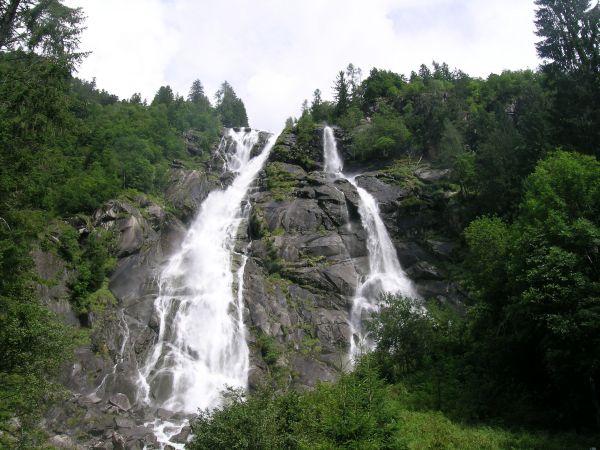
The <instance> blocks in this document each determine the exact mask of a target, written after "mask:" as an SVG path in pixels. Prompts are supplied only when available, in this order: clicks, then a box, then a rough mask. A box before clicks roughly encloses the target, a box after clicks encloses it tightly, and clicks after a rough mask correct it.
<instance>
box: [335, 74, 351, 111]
mask: <svg viewBox="0 0 600 450" xmlns="http://www.w3.org/2000/svg"><path fill="white" fill-rule="evenodd" d="M333 92H334V98H335V102H336V105H335V114H336V115H337V116H338V117H341V116H342V115H343V114H344V113H345V112H346V111H347V110H348V106H349V105H350V93H349V90H348V81H347V80H346V74H345V73H344V71H343V70H340V72H339V73H338V76H337V78H336V79H335V84H334V86H333Z"/></svg>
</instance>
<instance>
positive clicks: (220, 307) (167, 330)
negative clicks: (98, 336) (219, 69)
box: [138, 129, 276, 442]
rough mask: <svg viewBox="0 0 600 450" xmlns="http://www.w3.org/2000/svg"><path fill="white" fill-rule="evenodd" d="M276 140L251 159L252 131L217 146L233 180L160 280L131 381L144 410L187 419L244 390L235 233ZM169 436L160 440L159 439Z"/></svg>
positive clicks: (211, 201)
mask: <svg viewBox="0 0 600 450" xmlns="http://www.w3.org/2000/svg"><path fill="white" fill-rule="evenodd" d="M275 138H276V136H271V137H270V139H269V141H268V143H267V144H266V145H265V147H264V149H263V150H262V152H261V153H260V154H259V155H258V156H255V157H252V148H253V147H254V146H255V145H256V144H257V142H258V139H259V133H258V132H257V131H254V130H252V131H249V130H245V129H241V130H240V131H234V130H228V131H227V136H225V137H224V138H223V140H222V141H221V145H220V147H219V152H220V153H221V155H222V156H223V157H224V159H225V166H226V167H225V168H226V170H228V171H230V172H232V173H233V174H234V175H235V178H234V180H233V182H232V184H231V185H230V186H229V187H228V188H226V189H224V190H216V191H213V192H211V193H210V194H209V195H208V197H207V198H206V200H204V202H203V203H202V205H201V207H200V211H199V213H198V215H197V216H196V218H195V220H194V222H193V223H192V225H191V227H190V228H189V230H188V232H187V234H186V236H185V238H184V240H183V243H182V245H181V248H180V250H179V251H178V252H177V253H175V254H174V255H173V256H172V257H171V258H170V260H169V261H168V263H167V264H166V266H165V267H164V269H163V270H162V273H161V274H160V275H159V278H158V284H159V295H158V297H157V298H156V300H155V303H154V306H155V311H156V314H157V317H158V322H159V326H160V329H159V335H158V339H157V342H156V344H155V346H154V348H153V350H152V352H151V354H150V355H149V357H148V359H147V360H146V362H145V364H144V365H143V366H142V367H141V369H140V371H139V379H138V386H139V389H140V397H141V400H142V401H143V402H144V403H145V404H148V405H150V406H153V407H157V408H163V409H166V410H169V411H174V412H180V413H184V414H192V413H195V412H197V411H198V409H204V408H214V407H215V406H218V405H219V403H220V401H221V391H222V390H223V389H224V388H225V387H226V386H231V387H237V388H246V385H247V378H248V368H249V350H248V345H247V343H246V336H245V328H244V322H243V304H242V290H243V285H242V283H243V272H240V271H243V266H244V265H245V260H246V259H245V256H243V257H242V261H241V264H242V265H241V267H240V268H238V269H237V273H235V274H234V271H235V268H233V267H232V256H233V251H234V245H235V238H236V233H237V229H238V226H239V225H240V223H241V222H242V221H243V220H244V219H246V217H245V216H247V213H248V208H244V207H243V205H242V203H243V200H244V197H245V196H246V195H247V192H248V189H249V187H250V185H251V184H252V182H253V181H254V179H255V178H256V176H257V174H258V172H259V170H260V169H261V168H262V166H263V164H264V162H265V160H266V158H267V156H268V154H269V152H270V150H271V148H272V146H273V144H274V143H275ZM231 142H233V144H234V145H230V143H231ZM234 275H235V276H236V277H237V280H236V281H237V284H238V286H237V295H234ZM165 425H167V426H171V425H173V424H171V423H168V422H163V423H162V425H161V424H159V422H158V421H157V422H156V423H155V430H157V431H158V432H160V433H163V431H164V426H165ZM175 428H180V427H175ZM175 431H176V430H175ZM173 433H174V432H173ZM173 433H163V434H165V435H166V437H164V439H167V438H168V437H169V436H168V435H169V434H173ZM157 435H158V433H157ZM159 440H161V439H159ZM163 442H165V441H164V440H163Z"/></svg>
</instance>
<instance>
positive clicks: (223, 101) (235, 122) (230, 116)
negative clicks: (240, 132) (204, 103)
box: [215, 81, 248, 127]
mask: <svg viewBox="0 0 600 450" xmlns="http://www.w3.org/2000/svg"><path fill="white" fill-rule="evenodd" d="M215 99H216V101H217V105H216V108H217V112H218V113H219V116H220V117H221V121H222V122H223V125H224V126H226V127H247V126H248V115H247V114H246V107H245V106H244V102H242V100H241V99H240V98H239V97H238V96H237V95H236V93H235V91H234V90H233V87H231V85H230V84H229V83H228V82H227V81H224V82H223V84H221V88H220V89H219V90H218V91H217V93H216V94H215Z"/></svg>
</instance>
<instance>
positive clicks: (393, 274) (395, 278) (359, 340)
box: [323, 127, 418, 362]
mask: <svg viewBox="0 0 600 450" xmlns="http://www.w3.org/2000/svg"><path fill="white" fill-rule="evenodd" d="M323 154H324V160H325V161H324V163H325V165H324V169H325V171H326V172H328V173H331V174H333V175H334V176H336V177H338V178H343V179H345V180H348V181H349V182H350V183H351V184H352V185H353V186H354V187H355V188H356V190H357V192H358V195H359V198H360V201H359V205H358V213H359V215H360V219H361V222H362V225H363V228H364V229H365V231H366V232H367V251H368V253H369V274H368V275H367V276H366V277H365V278H364V279H363V280H360V282H359V285H358V286H357V288H356V292H355V294H354V298H353V299H352V309H351V311H350V321H349V324H350V330H351V332H352V337H351V339H350V361H351V362H353V361H355V360H356V358H357V357H358V356H360V355H361V354H362V353H364V352H366V351H370V350H372V349H373V342H372V340H371V339H370V338H369V334H368V332H367V331H366V330H365V319H367V318H368V316H369V315H371V314H373V313H376V312H377V311H378V310H379V299H380V296H381V294H383V293H391V294H399V295H404V296H407V297H415V298H416V297H418V294H417V293H416V291H415V288H414V286H413V284H412V282H411V280H410V279H409V278H408V277H407V276H406V274H405V273H404V271H403V270H402V266H401V265H400V261H398V255H397V254H396V249H395V248H394V245H393V243H392V240H391V239H390V235H389V234H388V232H387V229H386V228H385V225H384V223H383V220H382V219H381V215H380V214H379V207H378V206H377V201H376V200H375V198H374V197H373V196H372V195H371V194H369V193H368V192H367V191H366V190H364V189H363V188H361V187H360V186H358V184H357V182H356V176H351V177H349V176H346V175H344V173H343V172H342V168H343V164H342V159H341V158H340V155H339V153H338V151H337V143H336V140H335V135H334V134H333V129H332V128H331V127H325V129H324V130H323Z"/></svg>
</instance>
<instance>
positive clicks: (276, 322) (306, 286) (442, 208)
mask: <svg viewBox="0 0 600 450" xmlns="http://www.w3.org/2000/svg"><path fill="white" fill-rule="evenodd" d="M336 133H337V138H338V141H339V142H340V147H341V152H342V155H344V157H345V158H349V157H350V155H349V154H348V152H347V151H345V150H344V149H345V146H344V144H345V143H347V142H348V138H347V137H346V136H344V135H343V133H341V132H340V131H336ZM322 134H323V129H322V128H317V129H316V130H315V131H314V135H312V136H311V137H309V138H308V139H306V138H304V140H303V141H302V142H299V139H298V137H297V136H296V135H294V134H293V133H286V134H284V135H282V136H280V138H279V140H278V143H277V144H276V146H275V147H274V148H273V150H272V152H271V155H270V157H269V160H268V161H267V163H266V165H265V167H264V168H263V170H262V172H261V173H260V175H259V177H258V179H257V181H256V183H255V187H254V188H253V189H252V191H251V193H250V195H249V198H248V201H249V202H250V205H251V214H250V217H249V219H248V221H247V222H246V223H244V224H242V226H241V227H240V229H239V230H238V237H237V243H236V247H237V250H238V252H239V253H245V254H246V255H247V256H248V260H247V263H246V267H245V273H244V292H243V298H244V304H245V307H246V311H245V316H244V318H245V322H246V324H247V327H248V330H249V335H248V341H249V346H250V352H251V354H250V356H251V369H250V377H249V382H250V387H251V388H252V387H255V386H256V385H258V384H259V383H260V382H262V381H264V380H269V381H271V382H276V383H279V385H280V386H292V387H295V388H300V389H302V388H307V387H311V386H313V385H314V384H315V383H316V382H317V381H318V380H332V379H335V378H336V376H337V375H338V374H339V372H340V371H341V370H344V368H346V367H347V366H348V360H347V355H348V350H349V338H350V330H349V325H348V318H349V311H350V308H351V301H352V297H353V294H354V291H355V289H356V286H357V282H358V281H359V279H360V278H361V277H363V276H365V275H366V274H367V271H368V254H367V248H366V239H367V236H366V233H365V230H364V229H363V227H362V224H361V220H360V217H359V214H358V202H359V197H358V194H357V192H356V189H355V188H354V187H353V186H352V185H351V184H350V183H349V182H347V181H346V180H343V179H336V178H334V177H332V176H329V175H326V174H324V173H323V172H322V160H323V156H322V155H323V150H322V149H323V146H322ZM265 139H266V138H265V137H263V138H262V145H264V140H265ZM260 145H261V143H259V144H258V145H257V149H258V147H259V146H260ZM257 151H258V150H257ZM221 160H222V159H220V158H219V155H216V154H215V155H213V157H212V159H211V162H210V164H209V168H210V170H207V171H191V170H186V169H184V168H182V167H180V166H179V167H175V168H173V169H172V171H171V178H170V183H169V187H168V188H167V191H166V198H167V200H168V202H169V203H170V204H171V205H172V208H171V209H165V208H164V207H161V206H159V205H158V204H157V203H156V202H153V201H151V200H149V199H148V198H146V197H143V196H140V197H138V198H132V199H128V200H120V201H116V200H115V201H111V202H108V203H107V204H106V205H104V206H103V207H102V208H101V209H99V210H98V211H96V213H95V214H94V216H93V219H92V223H89V224H88V223H83V224H80V225H78V227H79V228H80V229H79V231H80V233H84V232H89V231H90V230H89V229H88V228H104V229H106V230H111V231H113V232H114V234H115V236H116V238H117V241H118V245H117V251H116V253H117V254H116V256H117V257H118V264H117V268H116V270H115V271H114V273H113V274H112V276H111V278H110V283H109V288H110V291H111V292H112V294H113V295H114V297H115V298H116V300H117V301H116V305H114V307H112V308H109V309H108V310H107V311H105V312H104V313H103V315H102V316H100V317H95V318H89V322H90V323H91V322H93V324H94V325H93V333H92V345H91V346H87V347H83V348H80V349H79V350H78V351H77V355H76V360H75V361H74V363H73V364H72V365H71V367H69V368H68V369H67V370H66V372H65V376H64V383H65V385H66V386H67V387H68V388H69V389H70V390H71V391H72V392H73V394H74V395H73V398H72V400H71V401H70V402H68V403H66V404H65V405H62V406H60V407H56V408H54V409H53V410H52V411H51V412H50V414H49V416H48V417H47V419H46V428H47V429H48V430H49V431H50V432H51V433H52V434H53V435H55V437H56V438H57V439H58V440H60V439H63V440H64V439H67V438H68V439H71V440H74V441H73V442H75V440H76V439H75V437H74V436H76V435H77V436H80V440H79V442H81V443H82V445H83V446H84V447H85V448H92V447H93V448H107V449H108V448H143V446H144V445H147V446H150V447H151V446H152V445H154V443H155V438H154V437H153V436H152V434H151V431H150V430H149V429H148V428H146V427H145V426H144V423H148V422H151V421H153V420H154V419H155V418H156V417H160V418H162V419H168V418H169V417H170V415H171V413H168V412H166V411H161V410H159V411H151V410H148V409H147V408H143V407H141V405H140V404H139V403H138V402H137V401H136V400H137V387H136V380H137V376H138V364H139V363H140V361H143V360H144V358H145V357H146V355H147V352H148V350H149V349H150V348H151V347H152V345H153V344H154V342H155V341H156V339H157V334H158V331H159V330H158V327H159V325H158V321H157V317H156V313H155V311H154V299H155V298H156V295H157V293H158V286H157V282H156V279H157V278H156V277H157V274H158V273H159V269H160V267H161V265H162V264H164V263H165V261H166V260H167V258H168V257H169V256H170V255H171V254H172V253H173V252H174V250H176V249H177V248H178V245H179V244H180V242H181V240H182V238H183V236H184V233H185V230H186V223H189V221H190V220H191V219H192V218H193V217H194V215H195V213H196V212H197V211H198V208H199V206H200V204H201V203H202V201H203V200H204V199H205V198H206V196H207V195H208V194H209V192H210V191H211V190H212V189H215V188H219V187H222V186H224V185H227V184H228V183H229V182H230V180H231V176H230V175H229V174H227V173H222V163H221V162H220V161H221ZM355 166H356V167H355V168H357V169H358V168H359V165H357V164H355ZM447 175H448V174H447V172H445V171H439V170H433V169H430V168H428V167H427V166H426V165H424V164H419V165H415V164H412V165H411V164H409V163H407V164H406V165H405V166H403V168H402V170H401V171H398V170H381V171H376V172H367V173H364V174H363V175H361V176H359V177H358V178H357V182H358V183H359V185H360V186H361V187H363V188H365V189H366V190H368V191H369V192H370V193H371V194H373V195H374V196H375V197H376V198H377V200H378V202H379V204H380V209H381V211H382V216H383V219H384V221H385V223H386V226H387V227H388V229H389V231H390V234H391V236H392V238H393V240H394V243H395V246H396V250H397V252H398V256H399V259H400V261H401V263H402V265H403V267H404V269H405V270H406V271H407V273H408V274H409V276H410V277H411V278H412V279H413V280H414V281H415V282H416V285H417V288H418V289H419V292H420V293H421V295H422V296H423V297H426V298H428V297H434V298H437V299H438V300H439V301H445V302H450V303H452V304H454V305H457V306H458V307H460V301H461V295H460V293H459V292H458V290H457V288H456V287H455V285H454V284H453V283H452V282H451V281H450V280H449V279H448V276H447V272H446V271H445V266H446V264H447V263H449V262H451V261H452V260H453V258H455V257H456V255H457V254H458V252H459V251H460V245H459V243H458V242H457V240H456V238H455V237H453V236H454V234H453V226H452V223H453V221H454V222H456V221H458V220H460V212H456V211H454V210H453V208H452V197H453V195H454V192H453V190H452V186H451V185H450V184H449V183H448V182H447V181H446V177H447ZM35 259H36V263H37V266H38V272H39V273H40V276H41V277H42V278H43V279H46V280H50V279H52V280H55V282H54V284H52V286H53V287H52V288H49V287H48V285H49V284H44V285H40V293H41V295H42V296H43V298H44V299H45V301H46V302H47V303H48V305H49V306H50V307H51V308H52V309H53V310H54V311H56V312H58V313H59V314H60V315H61V316H62V317H64V319H65V321H67V322H69V323H72V324H74V323H77V321H78V320H77V319H78V318H77V317H76V315H75V314H74V313H73V311H72V309H71V308H70V305H69V303H68V301H66V300H65V295H66V293H67V290H68V289H67V285H68V279H69V277H70V276H71V275H70V274H69V272H68V270H67V268H66V266H65V265H64V264H63V263H62V262H61V261H60V259H57V257H55V256H53V255H51V254H48V253H44V252H42V251H38V252H36V254H35ZM235 263H237V264H235ZM238 267H239V261H237V262H236V261H234V267H233V268H234V270H237V268H238ZM88 325H89V323H88ZM198 326H201V324H198ZM186 432H189V430H188V431H186V430H184V432H183V434H182V435H181V436H179V439H180V441H182V442H183V441H185V438H186V436H187V435H186ZM74 445H77V443H76V442H75V443H74ZM94 446H95V447H94Z"/></svg>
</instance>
